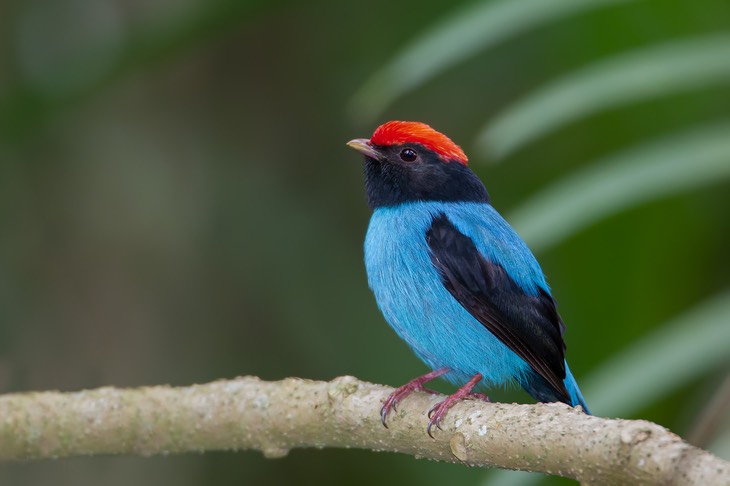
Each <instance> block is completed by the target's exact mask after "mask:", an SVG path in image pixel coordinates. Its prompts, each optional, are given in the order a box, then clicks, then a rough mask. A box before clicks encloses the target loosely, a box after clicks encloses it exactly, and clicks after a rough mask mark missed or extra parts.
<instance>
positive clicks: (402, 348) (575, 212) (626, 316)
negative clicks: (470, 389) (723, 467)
mask: <svg viewBox="0 0 730 486" xmlns="http://www.w3.org/2000/svg"><path fill="white" fill-rule="evenodd" d="M729 28H730V4H728V2H727V0H700V1H696V0H682V1H676V2H666V1H664V0H653V1H652V0H643V1H641V0H636V1H630V0H600V1H594V2H585V1H579V0H551V1H548V0H493V1H489V2H478V1H471V2H438V1H424V0H417V1H416V0H405V1H402V2H392V1H382V0H372V1H370V2H367V3H365V4H362V3H356V2H339V1H334V0H319V1H311V2H295V1H275V0H270V1H245V0H207V1H203V0H184V1H177V2H174V1H169V0H156V1H146V0H145V1H142V0H53V1H50V0H5V1H4V2H3V3H2V5H0V390H1V391H2V392H17V391H26V390H45V389H59V390H78V389H83V388H93V387H98V386H102V385H115V386H123V387H133V386H140V385H151V384H162V383H170V384H173V385H186V384H191V383H199V382H207V381H210V380H214V379H217V378H226V377H234V376H237V375H243V374H253V375H258V376H260V377H262V378H264V379H271V380H274V379H279V378H283V377H287V376H301V377H307V378H312V379H331V378H333V377H336V376H339V375H343V374H352V375H356V376H358V377H359V378H362V379H365V380H370V381H374V382H378V383H388V384H391V385H399V384H402V383H404V382H405V381H407V380H408V379H410V378H412V377H414V376H416V375H419V374H421V373H423V372H425V368H424V366H423V365H422V364H421V363H420V362H419V361H418V360H417V359H416V358H415V357H414V356H413V355H412V354H411V352H410V351H409V350H408V348H407V347H406V345H405V344H403V343H402V342H401V341H400V340H399V339H398V338H397V337H396V335H395V334H394V333H393V332H392V331H391V330H390V329H389V328H388V326H387V325H386V324H385V323H384V321H383V319H382V318H381V316H380V314H379V312H378V310H377V308H376V306H375V303H374V301H373V299H372V296H371V295H370V292H369V290H368V288H367V284H366V277H365V273H364V268H363V263H362V241H363V238H364V234H365V230H366V227H367V222H368V218H369V210H368V208H367V206H366V202H365V197H364V191H363V187H362V175H361V167H360V157H359V156H358V155H357V154H355V153H353V152H351V151H349V150H348V149H347V148H346V147H345V145H344V144H345V142H346V141H347V140H349V139H351V138H355V137H367V136H369V135H370V134H371V133H372V130H373V129H374V128H375V127H376V126H377V125H378V124H380V123H382V122H383V121H386V120H388V119H411V120H421V121H425V122H428V123H430V124H432V125H433V126H434V127H435V128H437V129H439V130H441V131H443V132H445V133H447V134H448V135H449V136H451V137H452V138H453V139H454V140H455V141H456V142H457V143H460V144H461V145H462V146H463V147H464V149H465V150H466V152H467V153H468V154H469V155H470V163H471V166H472V167H473V169H474V170H475V171H476V172H477V173H478V174H479V175H480V176H481V177H482V178H483V180H484V181H485V183H486V184H487V187H488V189H489V190H490V193H491V196H492V199H493V203H494V205H495V207H496V208H497V209H498V210H499V211H501V212H502V213H503V214H504V215H505V216H506V217H507V218H508V219H509V220H510V221H511V222H512V223H513V224H514V226H515V227H516V228H517V229H518V231H519V232H520V233H521V234H522V235H523V236H524V237H525V239H526V240H527V241H528V243H529V244H530V245H531V246H532V247H533V249H534V250H535V252H536V254H537V257H538V259H539V260H540V262H541V263H542V266H543V268H544V270H545V272H546V273H547V275H548V279H549V282H550V284H551V286H552V288H553V291H554V294H555V296H556V298H557V300H558V302H559V303H560V311H561V313H562V315H563V318H564V319H565V321H566V323H567V324H568V332H567V335H566V340H567V343H568V357H569V360H570V362H571V368H572V369H573V371H574V373H575V375H576V376H577V378H578V381H579V382H580V383H581V386H582V388H583V391H584V394H585V395H586V399H587V401H588V403H589V404H590V405H591V407H592V408H593V411H594V412H595V413H597V414H599V415H605V416H620V417H627V418H646V419H649V420H653V421H656V422H658V423H660V424H662V425H665V426H667V427H669V428H671V429H672V430H673V431H675V432H677V433H679V434H681V435H682V436H684V437H686V438H689V439H690V440H692V441H693V442H695V443H697V444H699V445H701V446H703V447H706V448H710V449H711V450H713V451H715V452H716V453H717V454H719V455H721V456H723V457H725V458H730V426H729V424H728V422H729V419H728V416H729V415H730V413H729V412H728V409H729V408H730V405H729V402H730V398H729V397H730V379H729V378H728V376H730V351H728V350H730V293H729V291H728V288H729V287H728V284H729V283H730V257H729V254H728V249H729V248H730V217H729V209H730V184H729V182H728V181H729V179H730V90H729V88H730V29H729ZM440 389H442V390H444V391H448V390H449V388H448V386H443V387H441V388H440ZM490 395H491V396H492V397H493V398H494V399H499V400H515V401H529V398H528V397H527V396H526V395H525V394H524V393H522V392H519V391H508V392H505V391H500V390H496V391H492V392H490ZM544 480H545V479H544V478H542V477H540V476H538V475H527V474H524V473H516V474H512V473H504V472H495V471H484V470H478V469H468V468H464V467H460V466H457V465H450V464H439V463H434V462H428V461H417V460H415V459H413V458H410V457H406V456H399V455H395V454H385V453H372V452H368V451H354V450H295V451H293V452H292V453H291V454H290V455H289V456H288V457H287V458H284V459H279V460H267V459H264V458H263V457H262V456H261V455H260V454H258V453H254V452H239V453H222V452H220V453H206V454H200V455H194V454H188V455H181V456H170V457H154V458H135V457H100V458H82V459H71V460H59V461H46V462H31V463H23V464H3V465H0V483H2V484H13V485H21V486H22V485H44V484H54V485H57V486H62V485H97V484H104V485H110V486H113V485H128V484H135V485H140V486H142V485H153V484H155V485H157V484H176V485H181V486H185V485H191V486H192V485H207V484H216V485H233V484H290V483H293V482H297V483H305V484H308V483H316V484H416V483H417V484H420V485H436V484H528V483H530V482H539V481H544ZM548 483H549V484H565V483H569V482H567V481H564V480H559V479H554V478H553V479H548V480H547V482H546V484H548Z"/></svg>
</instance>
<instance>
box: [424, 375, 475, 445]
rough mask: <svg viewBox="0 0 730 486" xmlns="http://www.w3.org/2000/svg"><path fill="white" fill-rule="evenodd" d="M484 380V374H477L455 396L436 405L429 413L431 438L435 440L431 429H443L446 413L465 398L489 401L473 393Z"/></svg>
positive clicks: (428, 429)
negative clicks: (442, 423)
mask: <svg viewBox="0 0 730 486" xmlns="http://www.w3.org/2000/svg"><path fill="white" fill-rule="evenodd" d="M481 380H482V374H481V373H477V374H476V375H474V376H472V377H471V379H470V380H469V381H467V382H466V383H465V384H464V386H462V387H461V388H459V389H458V390H456V393H454V394H453V395H449V396H448V397H447V398H446V400H444V401H442V402H439V403H437V404H436V405H434V406H433V407H432V408H431V410H429V411H428V417H429V421H428V427H426V432H428V435H429V436H431V438H432V439H433V438H434V436H433V434H431V428H432V427H433V426H434V425H435V426H436V427H438V428H439V429H440V428H441V419H443V418H444V415H446V412H448V411H449V409H450V408H451V407H453V406H454V404H456V402H458V401H459V400H462V399H464V398H469V397H475V398H479V399H482V400H486V401H489V398H488V397H487V396H486V395H483V394H481V393H472V389H473V388H474V387H475V386H476V385H477V383H479V382H480V381H481Z"/></svg>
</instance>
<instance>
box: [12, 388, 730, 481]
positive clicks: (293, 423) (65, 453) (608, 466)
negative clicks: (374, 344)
mask: <svg viewBox="0 0 730 486" xmlns="http://www.w3.org/2000/svg"><path fill="white" fill-rule="evenodd" d="M391 391H392V389H391V388H388V387H384V386H380V385H373V384H370V383H365V382H362V381H359V380H357V379H355V378H353V377H348V376H345V377H340V378H337V379H335V380H333V381H331V382H321V381H309V380H303V379H297V378H288V379H286V380H282V381H277V382H265V381H261V380H260V379H258V378H256V377H243V378H237V379H235V380H228V381H217V382H213V383H209V384H205V385H194V386H190V387H181V388H172V387H168V386H156V387H149V388H139V389H127V390H122V389H114V388H100V389H98V390H90V391H82V392H77V393H59V392H39V393H21V394H10V395H4V396H0V417H1V419H0V460H6V461H7V460H17V459H42V458H51V457H54V458H56V457H69V456H79V455H94V454H137V455H144V456H148V455H153V454H162V453H174V452H189V451H202V450H221V449H226V450H231V449H236V450H240V449H257V450H260V451H262V452H263V454H264V455H265V456H266V457H270V458H274V457H283V456H285V455H286V454H287V452H288V451H289V450H290V449H292V448H295V447H358V448H363V449H371V450H387V451H393V452H401V453H405V454H410V455H414V456H416V457H423V458H429V459H435V460H440V461H449V462H461V463H464V464H468V465H471V466H486V467H500V468H507V469H523V470H528V471H538V472H544V473H548V474H557V475H561V476H565V477H570V478H574V479H577V480H579V481H581V482H586V483H591V484H644V483H653V484H698V485H709V484H713V485H714V484H730V463H728V462H726V461H723V460H721V459H719V458H717V457H715V456H713V455H712V454H710V453H708V452H705V451H703V450H701V449H698V448H696V447H693V446H691V445H689V444H687V443H686V442H684V441H683V440H682V439H680V438H679V437H678V436H676V435H674V434H673V433H671V432H669V431H668V430H666V429H665V428H663V427H660V426H658V425H656V424H653V423H651V422H646V421H642V420H618V419H605V418H599V417H591V416H588V415H585V414H583V413H582V412H580V411H579V410H574V409H571V408H569V407H567V406H565V405H562V404H536V405H514V404H502V403H485V402H481V401H476V400H466V401H464V402H462V403H459V404H457V405H456V406H455V407H454V408H453V409H452V410H451V411H449V413H448V415H447V416H446V418H445V420H444V424H443V427H444V429H443V430H437V431H436V432H435V434H434V435H435V437H436V439H435V440H434V439H431V438H430V437H428V436H427V435H426V431H425V428H426V422H427V419H426V416H425V412H426V411H427V410H428V409H429V408H430V407H431V406H432V405H433V404H434V403H435V402H437V401H438V400H440V399H442V397H438V396H434V395H428V394H424V393H415V394H413V395H411V396H409V397H408V398H407V399H406V400H404V401H403V403H402V404H400V407H399V408H398V413H397V414H393V415H392V416H391V417H390V420H389V428H387V429H386V428H384V427H383V426H382V424H381V423H380V415H379V410H380V406H381V404H382V403H383V401H384V400H385V398H386V397H387V395H388V394H389V393H390V392H391Z"/></svg>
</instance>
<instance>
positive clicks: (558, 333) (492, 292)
mask: <svg viewBox="0 0 730 486" xmlns="http://www.w3.org/2000/svg"><path fill="white" fill-rule="evenodd" d="M426 241H427V242H428V246H429V247H430V249H431V261H432V262H433V264H434V266H435V267H436V269H437V270H438V272H439V274H440V275H441V281H442V283H443V284H444V287H446V289H447V290H448V291H449V292H450V293H451V295H453V296H454V298H455V299H456V300H457V301H459V303H460V304H461V305H462V306H463V307H464V308H465V309H466V310H467V311H469V313H470V314H471V315H473V316H474V317H475V318H476V319H477V320H478V321H479V322H481V323H482V324H483V325H484V326H485V327H486V328H487V329H488V330H489V331H490V332H491V333H492V334H494V335H495V336H497V338H498V339H499V340H500V341H502V342H503V343H504V344H506V345H507V346H508V347H509V348H510V349H511V350H512V351H514V352H515V353H516V354H517V355H518V356H519V357H521V358H522V359H524V360H525V361H526V362H527V363H528V364H529V365H530V366H531V367H532V368H533V370H534V371H535V372H537V373H538V374H539V375H540V376H542V377H543V378H544V379H545V380H546V381H547V382H548V383H549V384H550V385H551V387H553V388H554V389H555V392H557V394H558V396H559V397H560V398H562V399H565V400H566V401H567V402H568V403H569V402H570V397H569V395H568V392H567V390H566V389H565V385H564V383H563V380H564V379H565V364H564V357H565V343H564V342H563V336H562V334H563V331H564V328H565V325H564V324H563V321H562V320H561V319H560V316H559V315H558V312H557V310H556V308H555V301H554V300H553V298H552V297H551V296H550V295H549V294H548V293H547V292H546V291H544V290H542V289H540V293H539V295H537V296H531V295H528V294H526V293H525V292H524V291H523V290H522V289H521V288H520V287H519V286H518V285H517V283H515V281H514V280H512V278H511V277H510V276H509V275H508V274H507V272H506V271H505V270H504V268H502V266H501V265H498V264H496V263H493V262H490V261H488V260H487V259H486V258H484V257H483V256H482V255H481V254H480V253H479V250H477V248H476V245H475V244H474V242H473V241H472V240H471V238H469V237H468V236H466V235H464V234H463V233H461V232H460V231H459V230H458V229H456V227H455V226H454V225H453V224H452V223H451V221H449V219H448V218H447V217H446V215H444V214H441V215H440V216H438V217H436V218H434V220H433V222H432V224H431V228H430V229H429V230H428V231H427V232H426Z"/></svg>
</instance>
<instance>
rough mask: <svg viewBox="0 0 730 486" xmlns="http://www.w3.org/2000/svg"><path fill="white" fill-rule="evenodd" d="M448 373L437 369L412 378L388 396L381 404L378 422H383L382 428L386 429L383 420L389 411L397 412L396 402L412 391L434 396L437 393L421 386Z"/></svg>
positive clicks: (442, 369)
mask: <svg viewBox="0 0 730 486" xmlns="http://www.w3.org/2000/svg"><path fill="white" fill-rule="evenodd" d="M448 371H449V368H439V369H437V370H434V371H432V372H430V373H426V374H425V375H423V376H419V377H418V378H414V379H413V380H411V381H409V382H408V383H406V384H405V385H403V386H400V387H398V388H396V390H395V391H394V392H393V393H391V394H390V395H389V396H388V398H387V399H386V400H385V403H383V407H382V408H381V409H380V421H381V422H383V426H385V428H386V429H387V428H388V425H387V424H386V423H385V419H386V418H388V414H389V413H390V411H391V410H393V411H394V412H397V411H398V410H397V405H398V402H399V401H400V400H402V399H404V398H405V397H407V396H408V395H410V394H411V393H413V392H414V391H422V392H426V393H434V394H435V393H438V392H435V391H433V390H429V389H428V388H426V387H425V386H423V384H424V383H428V382H429V381H431V380H434V379H436V378H438V377H439V376H441V375H443V374H445V373H448Z"/></svg>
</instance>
